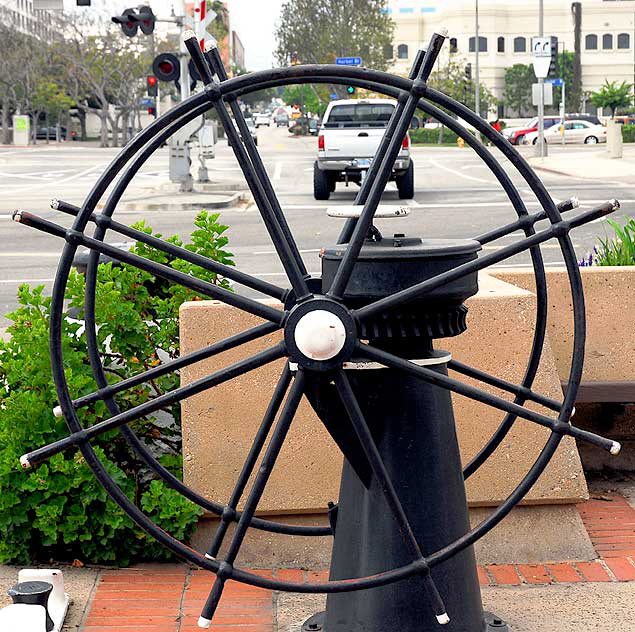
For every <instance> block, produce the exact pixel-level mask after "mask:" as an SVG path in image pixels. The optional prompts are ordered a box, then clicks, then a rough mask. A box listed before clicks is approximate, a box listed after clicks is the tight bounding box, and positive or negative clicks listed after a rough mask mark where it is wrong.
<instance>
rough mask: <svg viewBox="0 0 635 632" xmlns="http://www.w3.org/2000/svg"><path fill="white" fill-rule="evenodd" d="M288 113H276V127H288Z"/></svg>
mask: <svg viewBox="0 0 635 632" xmlns="http://www.w3.org/2000/svg"><path fill="white" fill-rule="evenodd" d="M288 126H289V115H288V114H276V127H288Z"/></svg>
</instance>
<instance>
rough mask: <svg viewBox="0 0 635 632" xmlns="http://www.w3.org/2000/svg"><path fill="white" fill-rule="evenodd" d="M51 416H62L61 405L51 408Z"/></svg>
mask: <svg viewBox="0 0 635 632" xmlns="http://www.w3.org/2000/svg"><path fill="white" fill-rule="evenodd" d="M53 417H63V414H62V407H61V406H56V407H55V408H54V409H53Z"/></svg>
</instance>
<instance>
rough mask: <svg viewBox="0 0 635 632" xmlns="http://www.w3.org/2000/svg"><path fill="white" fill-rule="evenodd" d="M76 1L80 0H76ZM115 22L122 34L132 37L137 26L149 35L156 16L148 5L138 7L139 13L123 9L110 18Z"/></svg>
mask: <svg viewBox="0 0 635 632" xmlns="http://www.w3.org/2000/svg"><path fill="white" fill-rule="evenodd" d="M77 1H78V3H79V2H80V0H77ZM111 20H112V21H113V22H114V23H115V24H120V25H121V30H122V31H123V33H124V35H127V36H128V37H134V36H135V35H136V34H137V31H138V30H139V28H141V32H142V33H145V35H150V34H151V33H152V32H153V31H154V24H155V22H156V16H155V15H154V13H153V11H152V9H151V8H150V7H148V6H143V7H139V13H137V12H136V11H135V10H134V9H124V11H123V13H122V14H121V15H115V16H113V17H112V18H111Z"/></svg>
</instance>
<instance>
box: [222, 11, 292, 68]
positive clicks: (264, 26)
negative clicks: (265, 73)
mask: <svg viewBox="0 0 635 632" xmlns="http://www.w3.org/2000/svg"><path fill="white" fill-rule="evenodd" d="M228 4H229V19H230V20H231V25H232V28H233V29H234V30H235V31H236V32H237V33H238V36H239V37H240V39H241V41H242V43H243V46H244V47H245V58H246V59H245V65H246V66H247V70H263V69H264V68H271V66H272V64H273V49H274V48H275V38H274V36H273V30H274V27H275V24H276V22H277V20H278V16H279V15H280V7H281V6H282V4H283V0H229V3H228ZM275 65H276V66H277V64H275Z"/></svg>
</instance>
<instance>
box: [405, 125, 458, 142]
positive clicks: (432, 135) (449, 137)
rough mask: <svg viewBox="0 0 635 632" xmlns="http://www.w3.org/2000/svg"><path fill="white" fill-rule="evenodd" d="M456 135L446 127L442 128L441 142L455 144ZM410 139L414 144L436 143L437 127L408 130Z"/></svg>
mask: <svg viewBox="0 0 635 632" xmlns="http://www.w3.org/2000/svg"><path fill="white" fill-rule="evenodd" d="M457 138H458V136H457V135H456V134H455V133H454V132H453V131H451V130H449V129H448V128H447V127H446V128H444V130H443V144H446V143H447V144H452V145H456V139H457ZM410 140H411V141H412V143H413V144H414V145H437V144H438V143H439V130H438V129H425V128H423V127H420V128H419V129H413V130H410Z"/></svg>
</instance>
